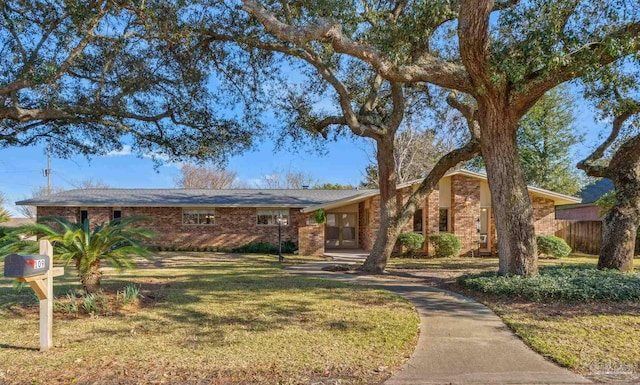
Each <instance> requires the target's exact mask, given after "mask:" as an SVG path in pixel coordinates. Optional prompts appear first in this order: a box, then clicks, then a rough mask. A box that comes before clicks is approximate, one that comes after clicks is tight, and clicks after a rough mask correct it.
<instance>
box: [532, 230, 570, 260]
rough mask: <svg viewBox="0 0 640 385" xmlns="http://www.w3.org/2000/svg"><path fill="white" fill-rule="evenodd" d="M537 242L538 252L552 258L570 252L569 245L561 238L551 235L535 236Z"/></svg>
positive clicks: (561, 256)
mask: <svg viewBox="0 0 640 385" xmlns="http://www.w3.org/2000/svg"><path fill="white" fill-rule="evenodd" d="M536 243H537V244H538V253H539V254H543V255H548V256H551V257H554V258H564V257H568V256H569V254H571V247H569V245H567V242H565V241H564V239H562V238H558V237H555V236H553V235H538V236H536Z"/></svg>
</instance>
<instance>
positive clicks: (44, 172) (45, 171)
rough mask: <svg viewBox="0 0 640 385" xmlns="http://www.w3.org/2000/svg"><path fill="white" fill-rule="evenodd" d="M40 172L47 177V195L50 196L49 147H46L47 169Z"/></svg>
mask: <svg viewBox="0 0 640 385" xmlns="http://www.w3.org/2000/svg"><path fill="white" fill-rule="evenodd" d="M42 171H43V174H44V176H46V177H47V195H51V145H48V146H47V168H45V169H44V170H42Z"/></svg>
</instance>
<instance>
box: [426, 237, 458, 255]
mask: <svg viewBox="0 0 640 385" xmlns="http://www.w3.org/2000/svg"><path fill="white" fill-rule="evenodd" d="M429 242H430V243H431V244H432V245H433V248H434V250H435V257H437V258H444V257H457V256H458V254H459V253H460V248H461V247H462V245H461V244H460V239H458V237H456V236H455V235H453V234H451V233H439V234H433V235H430V236H429Z"/></svg>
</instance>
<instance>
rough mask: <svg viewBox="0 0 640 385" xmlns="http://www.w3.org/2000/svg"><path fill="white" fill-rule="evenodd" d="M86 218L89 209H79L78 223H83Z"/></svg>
mask: <svg viewBox="0 0 640 385" xmlns="http://www.w3.org/2000/svg"><path fill="white" fill-rule="evenodd" d="M87 219H89V211H87V210H80V223H84V221H86V220H87Z"/></svg>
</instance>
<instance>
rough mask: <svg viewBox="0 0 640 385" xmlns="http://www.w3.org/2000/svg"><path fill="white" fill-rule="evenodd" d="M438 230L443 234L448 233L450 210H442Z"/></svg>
mask: <svg viewBox="0 0 640 385" xmlns="http://www.w3.org/2000/svg"><path fill="white" fill-rule="evenodd" d="M438 230H439V231H440V232H441V233H446V232H447V231H449V209H440V217H439V220H438Z"/></svg>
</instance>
